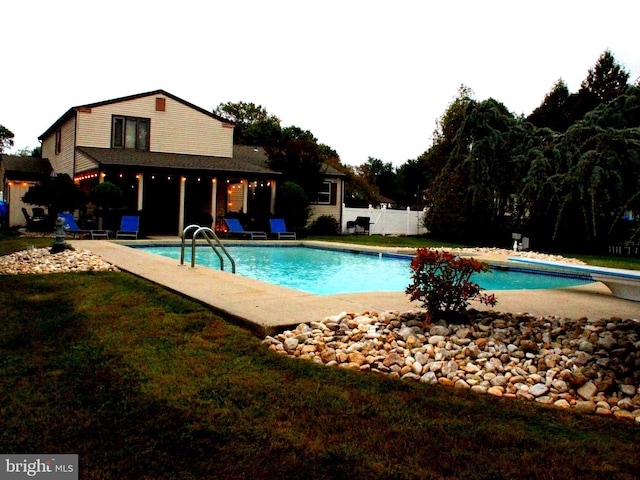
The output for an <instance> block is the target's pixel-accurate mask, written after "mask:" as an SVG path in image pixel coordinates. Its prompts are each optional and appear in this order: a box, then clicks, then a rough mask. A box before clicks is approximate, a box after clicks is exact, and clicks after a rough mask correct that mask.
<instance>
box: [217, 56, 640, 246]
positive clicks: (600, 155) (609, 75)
mask: <svg viewBox="0 0 640 480" xmlns="http://www.w3.org/2000/svg"><path fill="white" fill-rule="evenodd" d="M639 83H640V82H638V81H636V82H635V84H630V83H629V73H628V72H627V71H625V69H624V68H623V67H622V66H620V65H619V64H618V63H617V61H616V60H615V58H614V57H613V54H612V53H611V52H610V51H609V50H607V51H605V52H604V53H603V54H602V55H601V56H600V58H598V60H597V62H596V64H595V65H594V67H593V68H592V69H589V71H588V73H587V76H586V78H585V80H584V81H583V82H582V83H581V85H580V89H579V90H578V91H577V92H575V93H571V92H570V91H569V89H568V87H567V85H566V84H565V83H564V81H563V80H561V79H560V80H558V81H557V82H556V83H555V84H554V85H553V87H552V89H551V91H550V92H549V93H548V94H547V95H546V96H545V97H544V99H543V100H542V103H541V104H540V106H539V107H538V108H536V109H535V110H534V111H533V112H532V113H531V114H530V115H529V116H528V117H524V116H516V115H514V114H513V113H511V112H510V111H509V110H508V109H507V108H506V107H505V106H504V105H503V104H502V103H500V102H499V101H497V100H495V99H493V98H489V99H487V100H482V101H478V100H476V99H475V98H474V95H473V92H472V91H471V90H470V89H468V88H466V87H464V86H462V87H461V88H460V90H459V91H458V94H457V96H456V97H455V98H454V99H453V100H452V102H451V103H450V104H449V106H448V108H447V109H446V111H445V112H444V113H443V115H442V117H441V118H440V119H439V120H438V123H437V128H436V131H435V132H434V134H433V141H432V144H431V146H430V147H429V149H428V150H426V151H425V152H424V153H423V154H422V155H420V156H419V157H418V158H416V159H412V160H408V161H407V162H406V163H404V164H403V165H401V166H399V167H397V168H394V167H393V166H392V164H391V163H385V162H384V161H382V160H381V159H377V158H373V157H369V158H368V160H367V161H366V162H365V163H363V164H362V165H360V166H357V167H352V166H345V165H342V164H341V162H340V158H339V156H338V154H337V153H336V152H335V150H333V149H332V148H331V147H329V146H326V145H322V144H319V143H318V142H317V140H316V138H315V137H314V136H313V134H312V133H311V132H309V131H308V130H302V129H300V128H298V127H295V126H292V127H286V128H283V127H281V125H280V120H279V119H278V118H277V117H275V116H274V115H270V114H268V113H267V111H266V110H265V109H264V108H263V107H261V106H256V105H254V104H251V103H244V102H240V103H228V104H221V105H220V106H218V108H217V109H216V110H215V112H216V113H218V114H220V115H222V116H224V117H226V118H229V119H231V120H232V121H234V122H235V123H236V125H237V127H236V130H235V142H236V144H245V145H262V146H264V147H265V148H266V149H267V152H268V153H269V156H270V162H271V166H272V167H273V168H274V169H276V170H278V171H281V172H283V173H284V176H285V180H287V181H291V182H294V183H296V184H298V185H300V186H302V187H303V189H304V190H305V191H306V192H315V191H317V185H318V182H320V181H321V180H322V169H323V165H326V164H329V165H332V166H333V167H335V168H337V169H339V170H341V171H342V172H344V173H345V175H346V179H347V180H346V192H345V201H346V203H347V204H348V205H353V206H364V205H368V204H374V205H376V204H378V203H380V202H388V201H390V202H392V203H395V204H396V205H399V206H413V207H418V208H423V207H426V208H427V215H426V217H425V225H426V226H427V227H428V229H429V230H430V232H431V234H432V235H433V236H436V237H438V238H440V239H443V240H456V241H464V242H470V243H476V244H477V243H484V244H492V245H507V244H509V243H510V242H511V233H522V234H524V235H526V236H529V237H530V238H531V239H532V246H534V247H535V248H539V249H549V250H553V249H555V250H559V249H563V248H569V249H571V250H579V249H582V250H592V251H596V250H598V249H602V248H604V247H606V245H608V244H612V243H617V242H622V241H629V240H632V241H637V240H638V237H639V235H640V231H639V226H638V225H639V224H638V220H637V218H638V214H639V213H640V85H639ZM311 200H313V199H311ZM629 212H631V214H629Z"/></svg>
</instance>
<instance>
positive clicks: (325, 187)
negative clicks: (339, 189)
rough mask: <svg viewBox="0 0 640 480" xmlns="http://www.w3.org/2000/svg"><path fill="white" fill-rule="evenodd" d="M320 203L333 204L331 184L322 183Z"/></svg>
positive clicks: (319, 195)
mask: <svg viewBox="0 0 640 480" xmlns="http://www.w3.org/2000/svg"><path fill="white" fill-rule="evenodd" d="M318 203H319V204H321V205H330V204H331V182H322V186H321V187H320V191H319V192H318Z"/></svg>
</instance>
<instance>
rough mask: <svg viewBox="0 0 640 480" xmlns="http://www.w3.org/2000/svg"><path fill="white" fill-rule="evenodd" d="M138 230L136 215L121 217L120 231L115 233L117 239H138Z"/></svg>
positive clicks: (138, 221)
mask: <svg viewBox="0 0 640 480" xmlns="http://www.w3.org/2000/svg"><path fill="white" fill-rule="evenodd" d="M139 230H140V217H138V216H136V215H123V216H122V219H121V220H120V230H118V231H117V232H116V239H118V238H132V239H134V240H137V239H138V231H139Z"/></svg>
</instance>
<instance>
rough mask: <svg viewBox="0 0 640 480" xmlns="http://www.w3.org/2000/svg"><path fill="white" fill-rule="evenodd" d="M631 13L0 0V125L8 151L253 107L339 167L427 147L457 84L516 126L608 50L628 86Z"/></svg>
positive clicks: (617, 5) (488, 1) (565, 0)
mask: <svg viewBox="0 0 640 480" xmlns="http://www.w3.org/2000/svg"><path fill="white" fill-rule="evenodd" d="M638 18H640V2H638V1H637V0H608V1H607V2H602V1H594V0H580V1H576V0H553V1H549V0H538V1H536V2H520V1H513V0H508V1H502V0H484V1H480V0H447V1H437V2H436V1H429V0H396V1H394V2H390V1H384V2H383V1H378V0H337V1H336V0H322V1H318V0H304V1H300V0H294V1H288V0H209V1H206V0H202V1H192V0H181V1H179V2H167V1H162V0H153V1H146V0H127V1H122V0H111V1H108V2H106V1H101V0H96V1H86V0H82V1H72V0H56V1H51V0H20V1H17V0H15V1H11V2H5V3H3V6H2V17H1V18H0V38H1V39H2V44H3V46H4V52H5V53H4V55H3V62H2V75H1V78H2V79H1V80H0V86H1V87H2V88H0V125H3V126H5V127H6V128H8V129H9V130H11V131H12V132H13V133H14V134H15V137H14V143H15V145H14V148H13V149H12V150H11V151H10V152H9V153H15V152H16V151H17V150H18V149H22V148H30V149H31V148H34V147H36V146H38V145H39V141H38V136H39V135H41V134H42V133H43V132H44V131H45V130H46V129H47V128H48V127H49V126H51V124H53V123H54V122H55V121H56V120H57V119H58V118H59V117H61V116H62V115H63V114H64V113H65V112H66V111H67V110H68V109H69V108H71V107H74V106H79V105H84V104H88V103H94V102H99V101H103V100H110V99H114V98H118V97H122V96H127V95H134V94H137V93H143V92H148V91H152V90H157V89H163V90H166V91H167V92H169V93H171V94H173V95H176V96H178V97H180V98H182V99H183V100H186V101H188V102H191V103H193V104H195V105H198V106H199V107H201V108H204V109H206V110H210V111H212V110H214V109H215V108H216V107H217V106H218V105H220V104H221V103H227V102H241V101H242V102H252V103H255V104H257V105H261V106H263V107H264V108H265V109H266V110H267V112H268V113H269V114H272V115H275V116H277V117H278V118H280V120H281V125H282V126H283V127H287V126H290V125H295V126H297V127H299V128H302V129H303V130H309V131H310V132H311V133H312V134H313V135H314V136H315V137H316V138H317V139H318V142H320V143H323V144H325V145H328V146H330V147H331V148H333V149H334V150H335V151H337V153H338V154H339V156H340V159H341V161H342V163H343V164H345V165H354V166H357V165H362V164H363V163H365V162H366V161H367V159H368V158H369V157H373V158H377V159H380V160H382V161H383V162H385V163H389V162H390V163H392V164H393V165H394V166H395V167H397V166H400V165H402V164H403V163H405V162H406V161H407V160H410V159H415V158H417V157H418V156H420V155H421V154H422V153H423V152H425V151H426V150H427V149H428V148H429V147H430V146H431V144H432V134H433V132H434V130H435V128H436V125H437V123H436V122H437V120H438V119H439V118H440V117H441V116H442V114H443V113H444V112H445V110H446V109H447V106H448V105H449V104H450V102H451V101H452V100H453V99H454V98H455V97H456V95H457V92H458V89H459V87H460V86H461V85H465V86H466V87H468V88H470V89H471V90H472V91H473V92H474V94H475V98H476V100H478V101H482V100H485V99H488V98H494V99H496V100H498V101H500V102H502V103H503V104H504V105H505V106H506V107H507V108H508V109H509V110H510V111H511V112H513V113H514V114H516V115H521V114H524V115H525V116H526V115H528V114H529V113H531V112H532V111H533V110H534V109H535V108H536V107H538V106H539V105H540V103H541V102H542V100H543V99H544V96H545V95H546V94H547V93H549V92H550V91H551V89H552V87H553V85H554V84H555V82H556V81H557V80H558V79H560V78H562V79H563V80H564V82H565V83H566V84H567V86H568V87H569V90H570V91H571V92H576V91H577V90H578V89H579V88H580V83H581V82H582V80H584V79H585V78H586V76H587V73H588V70H589V69H590V68H592V67H593V66H594V65H595V63H596V62H597V60H598V58H599V57H600V55H601V54H602V53H603V52H604V51H605V50H606V49H609V50H611V52H612V53H613V55H614V57H615V59H616V60H617V61H618V63H620V64H621V65H622V66H623V67H624V68H625V69H626V70H627V71H628V72H629V73H630V81H635V80H636V79H638V78H639V77H640V41H638V36H637V22H638Z"/></svg>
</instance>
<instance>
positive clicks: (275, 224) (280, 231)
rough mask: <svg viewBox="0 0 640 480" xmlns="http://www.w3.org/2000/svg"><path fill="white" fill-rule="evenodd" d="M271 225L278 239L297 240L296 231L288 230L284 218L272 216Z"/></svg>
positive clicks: (272, 231) (273, 233)
mask: <svg viewBox="0 0 640 480" xmlns="http://www.w3.org/2000/svg"><path fill="white" fill-rule="evenodd" d="M269 225H270V226H271V233H272V235H275V237H276V238H277V239H278V240H286V239H289V240H295V239H296V238H297V237H296V233H295V232H287V227H286V225H285V223H284V219H283V218H270V219H269Z"/></svg>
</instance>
